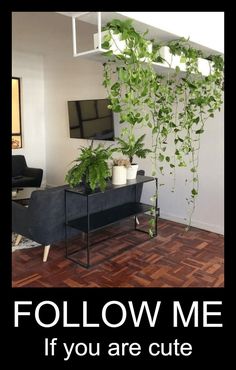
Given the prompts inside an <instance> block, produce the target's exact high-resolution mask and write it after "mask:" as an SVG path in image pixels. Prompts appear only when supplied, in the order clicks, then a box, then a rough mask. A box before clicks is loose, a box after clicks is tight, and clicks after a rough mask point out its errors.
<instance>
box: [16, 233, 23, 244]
mask: <svg viewBox="0 0 236 370" xmlns="http://www.w3.org/2000/svg"><path fill="white" fill-rule="evenodd" d="M21 239H22V235H20V234H18V235H17V237H16V241H15V246H17V245H18V244H19V243H20V241H21Z"/></svg>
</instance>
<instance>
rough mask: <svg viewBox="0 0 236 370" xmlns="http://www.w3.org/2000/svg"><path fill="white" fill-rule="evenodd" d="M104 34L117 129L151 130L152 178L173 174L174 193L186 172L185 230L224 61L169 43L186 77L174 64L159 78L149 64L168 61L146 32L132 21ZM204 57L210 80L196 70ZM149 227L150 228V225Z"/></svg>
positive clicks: (180, 43) (107, 83) (219, 101)
mask: <svg viewBox="0 0 236 370" xmlns="http://www.w3.org/2000/svg"><path fill="white" fill-rule="evenodd" d="M105 30H107V34H106V35H105V37H104V39H103V44H102V47H103V48H104V49H107V50H108V51H107V52H106V53H104V54H105V55H106V56H107V58H108V59H107V62H106V63H104V80H103V85H104V86H105V87H106V89H107V93H108V96H109V98H110V101H111V104H110V106H109V108H110V109H112V110H113V111H114V112H117V113H119V116H120V123H121V124H124V126H125V127H123V129H122V131H121V135H122V136H123V137H124V135H125V134H127V132H131V133H132V135H133V133H134V128H135V129H136V128H143V127H148V128H149V129H150V134H151V137H152V154H151V158H152V161H153V170H152V175H153V176H158V177H159V176H161V175H164V174H165V172H166V170H168V172H169V174H171V175H173V188H172V191H174V187H175V178H176V177H175V171H176V168H177V167H187V168H189V173H190V177H189V178H188V179H186V183H188V184H189V185H190V194H189V195H188V196H187V198H186V200H187V204H188V206H189V209H188V212H189V214H188V226H187V229H188V228H189V226H190V225H191V220H192V215H193V212H194V210H195V207H196V199H197V196H198V194H199V176H198V167H199V150H200V139H201V135H202V134H203V133H204V130H205V123H206V121H207V120H208V118H211V117H212V118H213V117H214V114H215V112H216V111H217V110H219V111H220V108H221V105H222V90H223V68H224V63H223V59H222V57H221V56H220V55H210V56H204V55H203V53H202V51H200V50H197V49H195V48H193V47H192V46H191V44H190V43H189V40H186V39H183V38H182V39H178V40H173V41H170V42H168V43H167V44H166V46H167V47H169V51H170V53H171V55H172V56H173V57H174V56H179V58H180V63H183V65H184V66H185V73H183V72H181V70H180V68H179V66H177V67H176V68H175V69H174V70H173V69H172V70H171V69H169V71H168V73H167V75H160V74H157V73H156V72H155V70H154V68H153V62H158V63H160V62H162V63H163V62H167V63H168V64H169V66H170V67H171V63H170V62H169V61H167V60H165V59H164V58H163V56H162V55H161V50H162V47H163V43H157V42H155V40H152V44H153V48H152V50H151V51H150V40H148V39H146V36H147V34H148V32H147V31H146V32H145V33H143V34H140V33H139V32H137V31H136V30H135V29H134V27H133V26H132V21H131V20H128V21H120V20H116V19H114V20H113V21H112V22H109V23H108V24H107V25H106V27H105ZM114 35H120V39H121V40H123V41H125V47H124V48H123V49H122V50H121V49H119V45H118V44H117V41H116V40H115V41H116V48H117V50H118V52H116V53H115V54H114V53H113V51H112V50H111V48H112V47H111V44H112V42H113V41H114ZM203 57H204V58H205V59H206V58H207V59H208V61H209V66H210V68H211V71H210V74H209V75H208V76H204V75H203V74H202V73H201V72H200V69H199V65H198V63H199V58H203ZM127 125H128V126H129V127H130V129H129V130H127ZM152 198H153V197H152ZM154 198H155V197H154ZM154 198H153V199H154ZM155 200H156V199H154V201H155ZM150 225H151V226H153V221H151V223H150ZM150 234H151V232H150Z"/></svg>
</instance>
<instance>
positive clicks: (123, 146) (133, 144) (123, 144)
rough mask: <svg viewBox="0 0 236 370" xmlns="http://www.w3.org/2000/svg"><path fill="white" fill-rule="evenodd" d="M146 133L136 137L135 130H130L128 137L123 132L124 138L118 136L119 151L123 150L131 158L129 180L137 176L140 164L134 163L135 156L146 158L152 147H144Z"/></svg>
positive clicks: (128, 171) (128, 172) (128, 169)
mask: <svg viewBox="0 0 236 370" xmlns="http://www.w3.org/2000/svg"><path fill="white" fill-rule="evenodd" d="M145 136H146V135H145V134H144V135H142V136H140V137H139V138H138V139H136V137H135V135H134V133H133V132H130V133H129V135H127V137H125V136H124V134H122V138H117V142H118V144H119V147H118V148H117V151H119V152H121V153H122V154H123V155H126V156H127V157H128V158H129V162H130V166H128V167H127V180H133V179H135V178H136V176H137V171H138V164H137V163H134V162H133V160H134V156H136V157H138V158H146V156H147V154H148V153H151V150H150V149H145V148H144V138H145Z"/></svg>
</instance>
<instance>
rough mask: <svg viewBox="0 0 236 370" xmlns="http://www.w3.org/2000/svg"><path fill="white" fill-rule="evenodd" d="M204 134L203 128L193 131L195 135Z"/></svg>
mask: <svg viewBox="0 0 236 370" xmlns="http://www.w3.org/2000/svg"><path fill="white" fill-rule="evenodd" d="M203 132H204V130H203V128H200V129H199V130H197V131H195V133H196V134H202V133H203Z"/></svg>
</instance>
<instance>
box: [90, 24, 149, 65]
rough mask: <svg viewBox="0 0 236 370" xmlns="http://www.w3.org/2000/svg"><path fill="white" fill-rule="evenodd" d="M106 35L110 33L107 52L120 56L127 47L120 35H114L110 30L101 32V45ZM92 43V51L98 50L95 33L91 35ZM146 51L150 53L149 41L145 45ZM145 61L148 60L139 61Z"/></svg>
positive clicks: (96, 34)
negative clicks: (110, 51)
mask: <svg viewBox="0 0 236 370" xmlns="http://www.w3.org/2000/svg"><path fill="white" fill-rule="evenodd" d="M108 33H111V35H112V38H111V41H110V49H109V50H112V51H113V53H114V54H121V53H122V52H123V51H124V50H125V48H126V47H127V46H126V41H125V40H121V35H120V34H114V33H113V31H112V30H111V31H103V32H101V44H102V43H103V39H104V36H105V35H107V34H108ZM93 42H94V49H98V48H99V43H98V33H95V34H94V35H93ZM147 51H148V52H149V53H151V52H152V43H151V41H150V42H149V43H148V45H147ZM147 59H148V58H142V59H141V60H142V61H147Z"/></svg>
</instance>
